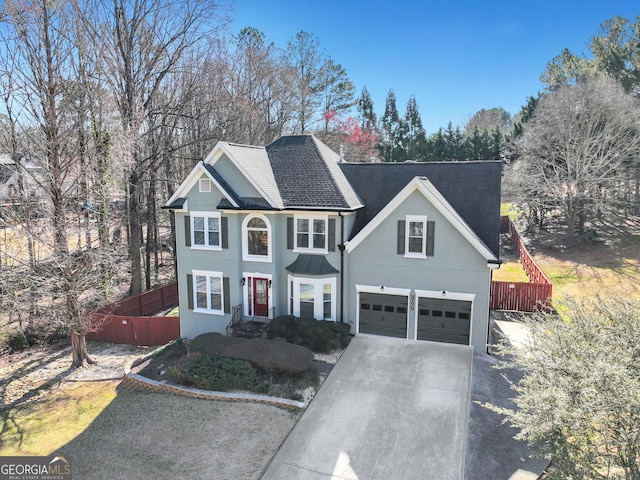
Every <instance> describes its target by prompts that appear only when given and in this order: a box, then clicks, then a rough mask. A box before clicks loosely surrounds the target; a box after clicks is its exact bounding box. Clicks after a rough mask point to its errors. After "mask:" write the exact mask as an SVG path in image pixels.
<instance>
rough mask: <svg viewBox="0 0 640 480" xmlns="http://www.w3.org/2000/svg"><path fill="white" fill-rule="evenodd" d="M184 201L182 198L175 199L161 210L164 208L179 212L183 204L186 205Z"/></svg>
mask: <svg viewBox="0 0 640 480" xmlns="http://www.w3.org/2000/svg"><path fill="white" fill-rule="evenodd" d="M186 201H187V199H186V198H184V197H180V198H176V199H175V200H174V201H173V202H171V203H169V204H167V205H163V206H162V208H165V209H167V210H180V209H181V208H183V207H184V204H185V203H186Z"/></svg>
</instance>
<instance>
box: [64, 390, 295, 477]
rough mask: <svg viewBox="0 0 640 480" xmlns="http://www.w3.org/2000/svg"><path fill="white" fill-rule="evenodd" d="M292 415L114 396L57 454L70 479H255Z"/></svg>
mask: <svg viewBox="0 0 640 480" xmlns="http://www.w3.org/2000/svg"><path fill="white" fill-rule="evenodd" d="M298 415H299V413H294V412H290V411H288V410H285V409H281V408H278V407H274V406H270V405H261V404H253V403H241V402H221V401H211V400H201V399H194V398H186V397H181V396H176V395H170V394H164V393H149V392H142V391H136V390H131V389H128V388H118V391H117V396H116V398H115V399H114V400H113V401H112V402H111V403H110V404H109V405H108V407H107V408H105V409H104V410H103V411H102V413H101V414H100V415H99V416H98V417H97V418H96V419H95V420H94V421H93V423H91V425H89V427H88V428H86V429H85V430H84V431H83V432H82V434H81V435H79V436H77V437H76V438H75V439H74V440H72V441H71V442H70V443H68V444H66V445H65V446H64V447H62V448H61V449H60V450H59V452H58V453H59V454H62V455H64V456H65V457H66V458H70V459H71V461H72V465H73V469H74V471H73V474H74V478H87V479H89V478H109V479H112V480H130V479H147V478H153V479H155V480H165V479H166V480H175V479H176V478H215V479H216V480H226V479H229V480H231V479H233V480H238V479H255V478H258V477H259V475H260V473H261V472H262V470H263V469H264V468H265V467H266V465H267V463H268V462H269V460H270V459H271V457H272V456H273V454H274V453H275V451H276V449H277V448H278V447H279V446H280V444H281V443H282V442H283V440H284V438H285V437H286V436H287V434H288V433H289V431H290V430H291V428H292V427H293V425H294V424H295V422H296V421H297V418H298Z"/></svg>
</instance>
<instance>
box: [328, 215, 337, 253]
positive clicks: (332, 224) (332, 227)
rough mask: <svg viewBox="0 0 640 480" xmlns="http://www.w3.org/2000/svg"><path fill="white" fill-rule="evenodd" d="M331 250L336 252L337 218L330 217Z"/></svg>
mask: <svg viewBox="0 0 640 480" xmlns="http://www.w3.org/2000/svg"><path fill="white" fill-rule="evenodd" d="M328 240H329V246H328V248H329V251H330V252H335V251H336V219H335V218H330V219H329V239H328Z"/></svg>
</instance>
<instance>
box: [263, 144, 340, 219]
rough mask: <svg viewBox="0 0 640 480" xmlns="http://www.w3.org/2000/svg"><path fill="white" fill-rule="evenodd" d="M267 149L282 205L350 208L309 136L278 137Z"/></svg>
mask: <svg viewBox="0 0 640 480" xmlns="http://www.w3.org/2000/svg"><path fill="white" fill-rule="evenodd" d="M266 150H267V154H268V155H269V160H270V162H271V169H272V170H273V174H274V177H275V179H276V183H277V185H278V190H279V191H280V195H281V196H282V200H283V202H284V206H285V207H289V208H300V207H308V208H318V207H321V208H337V209H349V208H350V206H349V204H348V202H347V201H346V200H345V198H344V195H343V194H342V193H341V191H340V188H339V186H338V185H337V183H336V181H335V179H334V178H333V175H331V172H330V170H329V167H328V166H327V164H326V163H325V161H324V159H323V158H322V156H321V154H320V152H319V151H318V148H317V147H316V144H315V142H314V141H313V137H312V136H311V135H297V136H286V137H280V138H279V139H278V140H276V141H275V142H273V143H272V144H270V145H268V146H267V147H266Z"/></svg>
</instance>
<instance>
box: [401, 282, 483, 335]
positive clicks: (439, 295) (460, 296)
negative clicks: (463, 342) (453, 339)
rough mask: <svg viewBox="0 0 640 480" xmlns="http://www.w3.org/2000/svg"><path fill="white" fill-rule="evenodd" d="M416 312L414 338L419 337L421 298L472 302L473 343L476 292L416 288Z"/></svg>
mask: <svg viewBox="0 0 640 480" xmlns="http://www.w3.org/2000/svg"><path fill="white" fill-rule="evenodd" d="M414 293H415V296H416V297H415V312H414V322H413V340H417V339H418V314H419V313H420V310H419V300H420V299H421V298H431V299H437V300H455V301H461V302H471V314H470V317H469V345H473V337H472V335H471V333H472V332H473V310H474V306H475V299H476V294H475V293H462V292H449V291H447V290H439V291H438V290H415V291H414Z"/></svg>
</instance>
